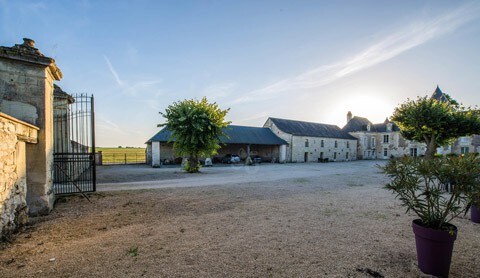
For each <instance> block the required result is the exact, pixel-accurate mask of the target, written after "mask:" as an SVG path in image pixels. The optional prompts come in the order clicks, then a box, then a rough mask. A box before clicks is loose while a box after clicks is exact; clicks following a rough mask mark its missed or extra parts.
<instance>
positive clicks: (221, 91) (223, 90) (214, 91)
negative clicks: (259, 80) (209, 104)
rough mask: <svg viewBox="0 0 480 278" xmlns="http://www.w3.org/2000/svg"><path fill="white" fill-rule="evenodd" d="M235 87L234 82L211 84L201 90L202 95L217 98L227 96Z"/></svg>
mask: <svg viewBox="0 0 480 278" xmlns="http://www.w3.org/2000/svg"><path fill="white" fill-rule="evenodd" d="M236 87H237V83H235V82H225V83H218V84H213V85H210V86H208V87H206V88H205V89H203V90H202V96H206V97H208V98H209V99H213V100H217V99H220V98H224V97H227V96H229V95H230V94H231V93H232V92H233V91H234V90H235V88H236Z"/></svg>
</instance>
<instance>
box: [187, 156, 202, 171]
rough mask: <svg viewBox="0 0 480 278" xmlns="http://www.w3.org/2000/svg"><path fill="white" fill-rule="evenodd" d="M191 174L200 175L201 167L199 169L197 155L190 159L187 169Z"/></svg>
mask: <svg viewBox="0 0 480 278" xmlns="http://www.w3.org/2000/svg"><path fill="white" fill-rule="evenodd" d="M186 170H187V171H188V172H189V173H198V172H199V170H200V167H198V157H197V156H196V155H190V157H189V158H188V167H187V169H186Z"/></svg>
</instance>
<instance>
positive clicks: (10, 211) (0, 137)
mask: <svg viewBox="0 0 480 278" xmlns="http://www.w3.org/2000/svg"><path fill="white" fill-rule="evenodd" d="M37 137H38V128H37V127H35V126H33V125H30V124H28V123H25V122H22V121H20V120H18V119H16V118H13V117H11V116H8V115H6V114H4V113H0V238H7V237H9V235H10V234H11V233H12V232H14V231H15V230H17V229H18V228H20V227H22V226H23V225H24V224H26V223H27V221H28V208H27V200H26V192H27V176H26V153H25V152H26V146H25V145H26V143H28V145H30V144H35V143H37Z"/></svg>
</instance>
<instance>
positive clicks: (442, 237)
mask: <svg viewBox="0 0 480 278" xmlns="http://www.w3.org/2000/svg"><path fill="white" fill-rule="evenodd" d="M450 226H451V228H452V230H453V234H452V232H451V231H446V230H436V229H431V228H426V227H424V226H422V222H421V221H420V219H416V220H413V222H412V228H413V233H414V234H415V243H416V246H417V260H418V267H419V268H420V270H421V271H422V272H424V273H426V274H430V275H435V276H440V277H448V272H449V271H450V262H451V261H452V250H453V242H454V241H455V239H457V227H455V226H454V225H451V224H450Z"/></svg>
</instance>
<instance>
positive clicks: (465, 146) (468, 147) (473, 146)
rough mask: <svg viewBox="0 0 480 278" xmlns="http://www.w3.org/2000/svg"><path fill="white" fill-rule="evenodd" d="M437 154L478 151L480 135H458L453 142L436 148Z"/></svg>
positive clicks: (479, 148)
mask: <svg viewBox="0 0 480 278" xmlns="http://www.w3.org/2000/svg"><path fill="white" fill-rule="evenodd" d="M437 153H438V154H456V155H462V154H467V153H480V135H472V136H464V137H460V138H458V139H457V140H455V142H453V144H451V145H447V146H444V147H440V148H437Z"/></svg>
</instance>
